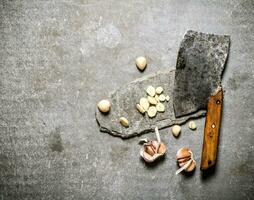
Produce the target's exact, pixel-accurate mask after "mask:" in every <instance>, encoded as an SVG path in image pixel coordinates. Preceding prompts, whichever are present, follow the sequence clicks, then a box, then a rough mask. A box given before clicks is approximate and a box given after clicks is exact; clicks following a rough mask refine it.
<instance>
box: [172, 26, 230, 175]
mask: <svg viewBox="0 0 254 200" xmlns="http://www.w3.org/2000/svg"><path fill="white" fill-rule="evenodd" d="M229 46H230V37H229V36H228V35H215V34H207V33H201V32H196V31H192V30H189V31H187V33H186V34H185V35H184V39H183V40H182V42H181V44H180V49H179V51H178V57H177V64H176V72H175V82H174V89H173V106H174V112H175V116H176V117H181V116H184V115H188V114H191V113H194V112H197V111H198V110H202V109H203V110H207V113H206V125H205V130H204V140H203V150H202V158H201V167H200V168H201V170H206V169H208V168H210V167H212V166H215V164H216V158H217V149H218V141H219V130H220V122H221V112H222V102H223V90H222V87H221V78H222V73H223V70H224V68H225V64H226V61H227V57H228V54H229Z"/></svg>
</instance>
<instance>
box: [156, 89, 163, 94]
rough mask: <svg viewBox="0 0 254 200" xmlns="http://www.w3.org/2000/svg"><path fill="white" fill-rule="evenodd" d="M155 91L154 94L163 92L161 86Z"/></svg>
mask: <svg viewBox="0 0 254 200" xmlns="http://www.w3.org/2000/svg"><path fill="white" fill-rule="evenodd" d="M155 92H156V94H161V93H162V92H163V88H162V87H157V88H156V90H155Z"/></svg>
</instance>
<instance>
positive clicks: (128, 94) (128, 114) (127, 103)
mask: <svg viewBox="0 0 254 200" xmlns="http://www.w3.org/2000/svg"><path fill="white" fill-rule="evenodd" d="M174 80H175V70H171V71H169V70H168V71H166V72H158V73H156V74H152V75H147V76H144V77H142V78H140V79H137V80H135V81H132V82H131V83H128V84H127V85H124V86H122V87H120V88H119V89H117V90H116V91H114V92H112V94H111V95H109V96H108V97H107V99H109V100H110V101H111V104H112V107H111V110H110V112H109V113H108V114H106V115H105V114H103V113H101V112H100V111H99V110H98V109H96V119H97V122H98V124H99V126H100V130H101V131H102V132H107V133H109V134H112V135H114V136H118V137H122V138H130V137H133V136H136V135H141V134H144V133H149V132H153V131H154V128H155V127H156V126H157V127H158V128H159V129H162V128H166V127H169V126H172V125H173V124H183V123H185V122H186V121H187V120H189V119H191V118H198V117H201V116H205V111H204V110H203V111H199V112H197V113H194V114H191V115H188V116H184V117H179V118H176V117H175V113H174V109H173V86H174ZM149 85H151V86H153V87H155V88H156V87H159V86H161V87H163V89H164V91H163V94H164V95H169V97H170V100H169V101H168V102H167V101H165V102H163V104H164V106H165V112H163V113H159V112H158V113H157V115H156V116H155V117H154V118H149V117H148V115H147V114H145V115H142V114H141V113H139V112H138V111H137V109H136V104H137V103H139V99H140V98H142V97H147V94H146V88H147V87H148V86H149ZM120 117H125V118H126V119H128V121H129V123H130V124H129V127H127V128H126V127H123V126H121V124H120V123H119V118H120Z"/></svg>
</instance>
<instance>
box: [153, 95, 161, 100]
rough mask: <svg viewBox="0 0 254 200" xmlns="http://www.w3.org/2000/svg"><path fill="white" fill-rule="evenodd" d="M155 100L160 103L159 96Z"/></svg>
mask: <svg viewBox="0 0 254 200" xmlns="http://www.w3.org/2000/svg"><path fill="white" fill-rule="evenodd" d="M154 98H155V99H156V101H157V102H160V100H159V96H158V95H157V94H156V95H155V97H154Z"/></svg>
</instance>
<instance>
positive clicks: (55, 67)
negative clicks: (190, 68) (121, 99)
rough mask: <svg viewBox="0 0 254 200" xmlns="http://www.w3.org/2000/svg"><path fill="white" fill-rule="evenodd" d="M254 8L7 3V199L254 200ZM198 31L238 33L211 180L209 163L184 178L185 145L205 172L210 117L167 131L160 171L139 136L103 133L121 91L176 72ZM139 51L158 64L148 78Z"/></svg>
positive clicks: (3, 150)
mask: <svg viewBox="0 0 254 200" xmlns="http://www.w3.org/2000/svg"><path fill="white" fill-rule="evenodd" d="M253 8H254V5H253V1H252V0H224V1H220V0H218V1H217V0H207V1H204V0H181V1H179V0H169V1H168V0H161V1H155V0H147V1H136V0H135V1H134V0H130V1H121V0H107V1H103V0H98V1H93V0H79V1H78V0H75V1H74V0H62V1H60V0H50V1H47V0H43V1H42V0H34V1H19V0H13V1H7V0H2V1H0V47H1V48H0V199H1V200H2V199H3V200H12V199H13V200H17V199H45V200H49V199H61V200H65V199H78V200H79V199H84V200H88V199H95V200H100V199H110V200H112V199H126V200H129V199H146V200H150V199H167V200H168V199H173V200H174V199H179V200H185V199H186V200H190V199H202V200H204V199H205V200H206V199H218V200H220V199H223V200H225V199H226V200H227V199H230V200H234V199H253V196H254V194H253V191H254V188H253V187H254V186H253V182H254V177H253V176H254V175H253V171H254V157H253V150H254V141H253V130H254V119H253V116H254V107H253V106H254V105H253V102H254V90H253V85H254V54H253V51H254V37H253V32H254V27H253V21H254V13H253V12H254V9H253ZM189 29H193V30H198V31H202V32H211V33H216V34H227V35H230V38H231V47H230V55H229V59H228V63H227V67H226V71H225V72H224V75H223V80H222V84H223V86H224V89H225V90H226V92H225V95H224V105H223V106H224V107H223V117H222V127H221V134H220V145H219V154H218V156H219V157H218V163H217V168H216V171H215V173H214V174H211V176H202V174H201V172H200V170H199V169H198V168H197V170H196V171H195V173H194V174H193V175H191V176H185V175H179V176H175V171H176V170H177V166H176V164H175V160H174V158H175V154H176V151H177V150H178V149H179V148H180V147H183V146H188V147H190V148H191V150H192V151H193V152H194V156H195V159H196V161H197V165H198V166H199V164H200V156H201V149H202V142H203V141H202V137H203V128H204V123H205V119H204V118H201V119H198V120H195V121H196V122H197V126H198V128H197V130H196V131H190V130H189V129H188V127H187V125H183V126H182V133H181V135H180V137H179V138H178V139H175V138H173V137H172V135H171V133H170V132H169V130H170V129H164V130H161V131H160V133H161V138H162V140H163V142H164V143H165V145H166V146H167V154H166V156H165V159H164V160H162V161H161V162H159V163H157V164H156V165H154V166H148V165H146V164H144V162H143V161H142V160H141V159H140V158H139V155H138V153H139V150H140V146H139V145H138V144H137V143H138V140H139V138H138V137H134V138H131V139H128V140H122V139H121V138H117V137H112V136H111V135H109V134H106V133H105V134H102V133H101V132H100V131H99V129H98V125H97V123H96V121H95V117H94V110H95V107H96V103H97V101H98V100H100V98H102V97H103V96H106V95H107V94H108V93H109V92H110V91H112V90H114V89H116V88H117V87H119V86H120V85H124V84H127V83H129V82H131V81H133V80H135V79H137V78H140V77H142V76H144V75H148V74H151V73H155V72H157V71H158V70H162V71H166V70H169V68H170V66H171V69H173V66H175V64H176V57H177V51H178V49H179V44H180V42H181V40H182V39H183V35H184V33H185V32H186V30H189ZM139 55H145V56H147V57H148V64H149V65H148V66H147V69H146V70H145V71H144V73H139V72H138V71H137V68H136V66H135V65H134V59H135V57H136V56H139ZM144 137H148V138H154V137H155V135H154V134H153V133H150V134H146V135H144Z"/></svg>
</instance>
